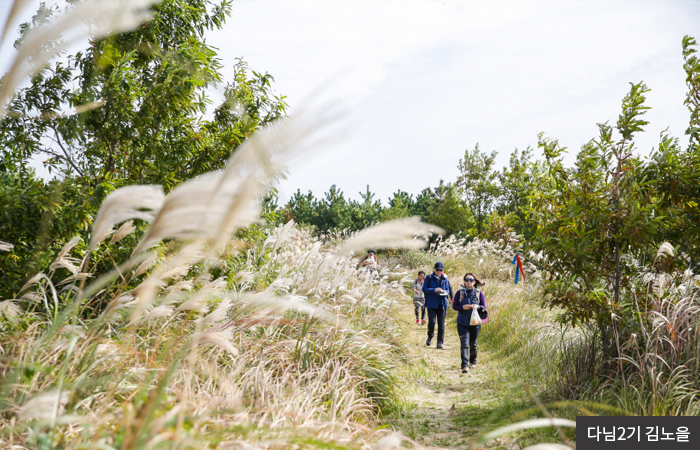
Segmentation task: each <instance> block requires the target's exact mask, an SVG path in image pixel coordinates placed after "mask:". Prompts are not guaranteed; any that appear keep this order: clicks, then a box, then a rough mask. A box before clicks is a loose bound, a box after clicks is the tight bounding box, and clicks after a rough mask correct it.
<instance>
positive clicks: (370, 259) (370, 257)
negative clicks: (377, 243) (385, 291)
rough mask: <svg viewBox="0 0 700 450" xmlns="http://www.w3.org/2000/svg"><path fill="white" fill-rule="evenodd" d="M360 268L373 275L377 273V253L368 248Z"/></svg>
mask: <svg viewBox="0 0 700 450" xmlns="http://www.w3.org/2000/svg"><path fill="white" fill-rule="evenodd" d="M362 267H364V268H365V270H367V272H369V273H371V274H373V273H375V272H376V271H377V252H375V251H374V250H373V249H371V248H370V249H369V250H368V251H367V255H365V259H364V261H362Z"/></svg>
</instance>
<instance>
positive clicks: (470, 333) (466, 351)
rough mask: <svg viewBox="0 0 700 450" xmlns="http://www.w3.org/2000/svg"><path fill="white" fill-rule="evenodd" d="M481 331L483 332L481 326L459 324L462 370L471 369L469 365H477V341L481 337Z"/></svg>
mask: <svg viewBox="0 0 700 450" xmlns="http://www.w3.org/2000/svg"><path fill="white" fill-rule="evenodd" d="M479 330H481V325H475V326H468V325H462V324H460V323H458V324H457V333H458V334H459V343H460V350H459V354H460V356H461V357H462V368H465V367H469V364H476V339H477V338H478V337H479ZM467 345H468V346H467Z"/></svg>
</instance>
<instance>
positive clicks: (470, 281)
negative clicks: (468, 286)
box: [464, 278, 474, 283]
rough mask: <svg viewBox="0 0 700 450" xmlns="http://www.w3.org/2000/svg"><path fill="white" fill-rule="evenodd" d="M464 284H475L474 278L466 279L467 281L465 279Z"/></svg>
mask: <svg viewBox="0 0 700 450" xmlns="http://www.w3.org/2000/svg"><path fill="white" fill-rule="evenodd" d="M464 282H465V283H473V282H474V278H465V279H464Z"/></svg>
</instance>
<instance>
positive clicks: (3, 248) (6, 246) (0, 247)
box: [0, 241, 15, 252]
mask: <svg viewBox="0 0 700 450" xmlns="http://www.w3.org/2000/svg"><path fill="white" fill-rule="evenodd" d="M13 248H15V246H14V245H12V244H10V243H9V242H3V241H0V252H9V251H10V250H12V249H13Z"/></svg>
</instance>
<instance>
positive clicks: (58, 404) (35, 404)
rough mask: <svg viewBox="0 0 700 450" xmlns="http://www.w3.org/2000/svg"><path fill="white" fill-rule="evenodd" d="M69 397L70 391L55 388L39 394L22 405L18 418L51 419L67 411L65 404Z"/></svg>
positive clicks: (24, 419) (22, 419) (25, 419)
mask: <svg viewBox="0 0 700 450" xmlns="http://www.w3.org/2000/svg"><path fill="white" fill-rule="evenodd" d="M69 398H70V392H68V391H58V390H54V391H49V392H45V393H43V394H39V395H37V396H36V397H34V398H32V399H31V400H29V401H28V402H26V403H25V404H24V405H22V407H21V408H20V409H19V414H18V419H19V420H20V421H27V420H32V419H37V420H51V419H53V418H55V417H57V416H60V415H62V414H63V413H64V412H65V405H66V403H68V399H69Z"/></svg>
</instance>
